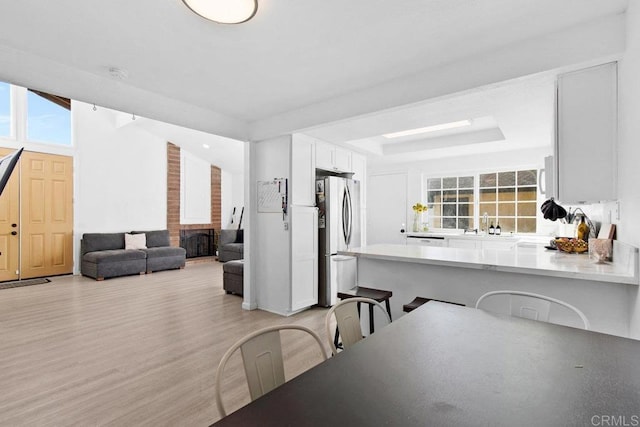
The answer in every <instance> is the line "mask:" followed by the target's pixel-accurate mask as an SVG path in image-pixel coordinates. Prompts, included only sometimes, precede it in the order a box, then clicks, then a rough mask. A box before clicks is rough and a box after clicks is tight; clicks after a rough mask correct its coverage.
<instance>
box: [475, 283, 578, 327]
mask: <svg viewBox="0 0 640 427" xmlns="http://www.w3.org/2000/svg"><path fill="white" fill-rule="evenodd" d="M498 296H506V297H507V301H508V314H510V315H511V316H516V317H522V318H525V319H532V320H539V321H542V322H549V316H550V313H551V307H552V306H553V305H557V306H561V307H564V308H566V309H568V310H570V312H572V313H575V314H576V315H577V316H578V317H579V318H580V321H581V323H582V325H583V328H584V329H589V328H590V325H589V320H588V319H587V317H586V316H585V315H584V313H582V311H580V310H578V309H577V308H576V307H574V306H572V305H571V304H568V303H566V302H564V301H561V300H559V299H556V298H552V297H548V296H546V295H540V294H534V293H531V292H521V291H508V290H505V291H492V292H487V293H486V294H484V295H482V296H481V297H480V298H478V301H477V302H476V308H481V306H484V307H485V308H489V305H490V300H492V299H494V300H495V299H497V297H498ZM495 302H498V301H495ZM495 302H494V304H495ZM490 311H499V310H495V305H494V309H493V310H491V309H490ZM553 323H555V322H553Z"/></svg>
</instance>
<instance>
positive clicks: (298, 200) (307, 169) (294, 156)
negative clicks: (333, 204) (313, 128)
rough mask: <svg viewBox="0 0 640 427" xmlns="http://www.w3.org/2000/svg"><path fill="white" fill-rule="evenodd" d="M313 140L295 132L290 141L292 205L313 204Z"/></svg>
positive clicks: (314, 199) (314, 179) (314, 169)
mask: <svg viewBox="0 0 640 427" xmlns="http://www.w3.org/2000/svg"><path fill="white" fill-rule="evenodd" d="M315 156H316V150H315V141H314V140H313V139H312V138H309V137H308V136H306V135H300V134H295V135H293V137H292V143H291V200H290V203H291V204H293V205H300V206H315V204H316V194H315V182H316V161H315Z"/></svg>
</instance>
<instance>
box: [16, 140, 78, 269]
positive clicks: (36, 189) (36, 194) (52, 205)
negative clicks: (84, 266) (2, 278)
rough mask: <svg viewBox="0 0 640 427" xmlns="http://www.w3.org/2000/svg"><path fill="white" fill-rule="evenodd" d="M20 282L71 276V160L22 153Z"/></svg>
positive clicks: (50, 155)
mask: <svg viewBox="0 0 640 427" xmlns="http://www.w3.org/2000/svg"><path fill="white" fill-rule="evenodd" d="M20 162H21V168H20V178H21V179H20V182H21V209H20V211H21V215H20V216H21V218H22V220H21V224H20V240H21V242H22V260H21V268H20V270H21V272H20V273H21V274H20V277H21V278H22V279H27V278H32V277H43V276H51V275H58V274H70V273H72V272H73V159H72V158H71V157H66V156H57V155H53V154H44V153H33V152H23V153H22V157H21V160H20Z"/></svg>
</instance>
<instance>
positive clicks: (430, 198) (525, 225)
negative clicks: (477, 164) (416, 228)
mask: <svg viewBox="0 0 640 427" xmlns="http://www.w3.org/2000/svg"><path fill="white" fill-rule="evenodd" d="M424 188H425V194H426V200H427V204H428V206H429V225H430V227H432V228H444V229H455V228H458V229H473V228H478V229H479V228H481V227H482V218H483V216H484V214H485V213H486V214H487V216H488V218H489V224H491V223H493V225H494V226H497V225H498V224H499V225H500V228H501V230H502V232H503V233H508V232H514V233H535V232H536V213H537V206H536V203H537V197H538V171H537V170H536V169H526V170H512V171H496V172H489V173H480V174H475V175H464V176H439V177H426V178H425V179H424Z"/></svg>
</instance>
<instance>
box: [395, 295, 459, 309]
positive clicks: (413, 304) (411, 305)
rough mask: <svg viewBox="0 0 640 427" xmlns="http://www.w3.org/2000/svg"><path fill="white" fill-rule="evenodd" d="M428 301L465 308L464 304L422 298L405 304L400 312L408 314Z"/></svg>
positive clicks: (416, 298)
mask: <svg viewBox="0 0 640 427" xmlns="http://www.w3.org/2000/svg"><path fill="white" fill-rule="evenodd" d="M429 301H437V302H444V303H446V304H454V305H461V306H463V307H464V306H465V304H460V303H457V302H451V301H442V300H439V299H431V298H423V297H415V298H414V300H413V301H411V302H410V303H409V304H405V305H403V306H402V311H404V312H405V313H410V312H412V311H413V310H415V309H416V308H418V307H420V306H421V305H422V304H426V303H428V302H429Z"/></svg>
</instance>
